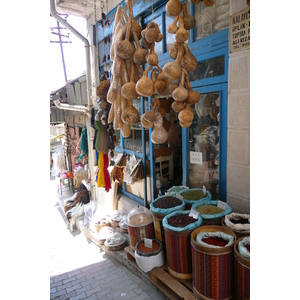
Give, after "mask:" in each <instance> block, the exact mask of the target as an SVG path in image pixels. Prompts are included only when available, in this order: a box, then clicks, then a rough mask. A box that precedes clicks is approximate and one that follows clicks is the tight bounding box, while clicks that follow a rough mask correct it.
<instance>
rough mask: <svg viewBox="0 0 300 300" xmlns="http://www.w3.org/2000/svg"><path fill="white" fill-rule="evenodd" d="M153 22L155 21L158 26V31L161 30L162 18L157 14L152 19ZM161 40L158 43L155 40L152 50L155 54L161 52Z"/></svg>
mask: <svg viewBox="0 0 300 300" xmlns="http://www.w3.org/2000/svg"><path fill="white" fill-rule="evenodd" d="M152 22H154V23H156V24H157V25H158V27H159V30H160V32H162V18H161V16H158V17H157V18H155V19H153V21H152ZM162 45H163V40H161V41H160V42H159V43H157V42H155V47H154V51H155V53H156V54H157V55H159V54H161V53H162V52H163V46H162Z"/></svg>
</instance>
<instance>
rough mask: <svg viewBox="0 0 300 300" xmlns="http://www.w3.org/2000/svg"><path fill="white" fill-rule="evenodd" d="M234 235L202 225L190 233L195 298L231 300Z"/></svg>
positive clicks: (221, 229)
mask: <svg viewBox="0 0 300 300" xmlns="http://www.w3.org/2000/svg"><path fill="white" fill-rule="evenodd" d="M235 241H236V235H235V233H234V232H233V231H232V230H230V229H229V228H225V227H223V226H219V225H204V226H201V227H199V228H197V229H195V230H194V231H193V232H192V234H191V245H192V266H193V292H194V296H195V298H196V299H233V294H234V286H233V282H234V265H233V259H234V257H233V247H234V243H235Z"/></svg>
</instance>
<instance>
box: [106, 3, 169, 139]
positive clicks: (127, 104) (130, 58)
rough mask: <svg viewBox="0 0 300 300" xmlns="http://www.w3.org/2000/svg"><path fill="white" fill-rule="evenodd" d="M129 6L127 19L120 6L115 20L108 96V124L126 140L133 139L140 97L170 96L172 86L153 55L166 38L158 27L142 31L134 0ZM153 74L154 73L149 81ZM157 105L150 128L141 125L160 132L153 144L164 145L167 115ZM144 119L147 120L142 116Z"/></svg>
mask: <svg viewBox="0 0 300 300" xmlns="http://www.w3.org/2000/svg"><path fill="white" fill-rule="evenodd" d="M127 3H128V16H127V15H126V12H125V11H124V9H123V8H122V7H121V6H118V8H117V12H116V16H115V24H114V28H113V35H112V46H111V50H110V57H111V60H112V61H113V65H112V69H111V85H110V88H109V91H108V94H107V101H108V102H110V103H111V108H110V111H109V116H108V122H109V123H110V122H113V127H114V129H120V130H121V134H122V136H123V137H124V138H127V137H129V136H130V133H131V125H133V124H136V123H138V121H139V112H138V111H137V109H136V108H135V107H134V106H133V105H132V100H133V99H135V98H137V97H139V96H144V97H151V96H153V95H154V93H155V94H159V95H167V94H169V85H170V83H171V80H170V79H169V78H168V77H166V76H165V75H164V74H163V72H162V69H161V68H160V67H159V66H158V57H157V54H156V53H155V51H154V47H155V42H160V41H161V40H162V38H163V36H162V34H161V32H160V29H159V27H158V25H157V24H156V23H154V22H149V23H148V25H147V27H146V28H145V29H144V30H142V28H141V26H140V25H139V24H138V23H137V22H136V21H135V20H134V18H133V11H132V0H128V2H127ZM146 63H147V64H148V65H149V66H148V67H147V68H146V70H145V71H143V69H142V68H141V65H144V64H146ZM150 70H152V71H151V73H150V78H149V77H148V73H149V71H150ZM154 102H155V103H156V104H155V106H154V108H153V112H154V111H155V117H154V118H152V119H151V120H148V122H149V123H150V124H147V125H145V123H144V122H143V121H141V123H142V125H143V126H144V125H145V126H150V125H151V126H150V127H154V128H155V129H157V130H153V132H152V134H151V137H153V142H154V141H155V142H156V143H165V142H166V141H167V138H168V134H167V132H166V131H165V129H164V128H163V126H162V123H163V121H162V118H163V116H164V114H165V111H164V110H163V109H162V108H160V107H159V101H158V100H155V101H154ZM154 102H153V103H154ZM141 119H142V120H144V118H143V116H142V118H141ZM156 119H157V120H156ZM145 122H146V119H145ZM145 126H144V127H145ZM150 127H147V128H150ZM162 131H164V132H163V133H164V134H163V136H164V138H163V139H162V138H156V137H157V134H158V133H157V132H159V133H160V132H162Z"/></svg>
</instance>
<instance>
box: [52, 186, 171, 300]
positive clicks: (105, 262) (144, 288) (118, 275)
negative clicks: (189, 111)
mask: <svg viewBox="0 0 300 300" xmlns="http://www.w3.org/2000/svg"><path fill="white" fill-rule="evenodd" d="M51 184H53V197H52V199H53V203H52V205H53V206H52V210H51V218H50V220H51V237H50V238H51V250H50V299H61V300H62V299H70V300H71V299H72V300H73V299H74V300H75V299H101V300H113V299H121V300H122V299H124V300H125V299H130V300H142V299H145V300H146V299H155V300H160V299H166V297H165V296H164V295H163V294H162V293H161V292H160V291H159V290H158V289H155V287H153V286H150V285H149V284H146V283H145V282H143V281H142V279H140V278H138V277H137V276H135V275H134V274H133V273H131V272H130V271H129V270H128V269H127V268H125V267H124V266H122V265H121V264H120V263H119V262H117V261H115V260H113V259H110V258H109V257H108V256H107V255H106V254H105V252H103V251H101V250H100V248H99V247H98V246H97V245H95V244H94V243H93V242H91V241H90V240H88V239H87V238H86V237H85V235H84V234H82V233H80V232H79V231H75V232H73V233H71V232H70V231H69V230H68V229H67V228H66V224H65V219H64V216H63V213H62V210H61V208H60V206H59V204H58V203H57V201H58V197H57V193H56V188H55V185H56V183H55V181H53V183H52V182H51ZM64 193H67V191H66V190H65V191H63V195H64ZM55 194H56V195H55ZM52 224H53V225H52Z"/></svg>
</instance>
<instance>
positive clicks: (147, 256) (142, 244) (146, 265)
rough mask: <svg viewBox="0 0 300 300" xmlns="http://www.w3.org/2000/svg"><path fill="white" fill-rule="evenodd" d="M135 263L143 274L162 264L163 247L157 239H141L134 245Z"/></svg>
mask: <svg viewBox="0 0 300 300" xmlns="http://www.w3.org/2000/svg"><path fill="white" fill-rule="evenodd" d="M135 261H136V263H137V265H138V266H139V267H140V269H141V270H142V271H144V272H145V273H147V272H149V271H151V270H152V269H154V268H156V267H160V266H162V265H163V264H164V254H163V245H162V243H161V242H160V241H159V240H157V239H152V240H151V239H143V240H140V241H138V242H137V244H136V245H135Z"/></svg>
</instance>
